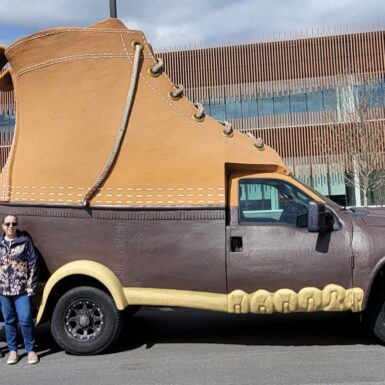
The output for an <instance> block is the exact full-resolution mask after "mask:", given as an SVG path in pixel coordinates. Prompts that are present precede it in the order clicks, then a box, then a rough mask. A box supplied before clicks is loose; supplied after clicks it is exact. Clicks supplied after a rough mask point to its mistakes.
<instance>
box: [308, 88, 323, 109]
mask: <svg viewBox="0 0 385 385" xmlns="http://www.w3.org/2000/svg"><path fill="white" fill-rule="evenodd" d="M306 96H307V97H306V102H307V111H308V112H313V111H322V110H323V100H322V92H321V91H318V92H308V93H307V95H306Z"/></svg>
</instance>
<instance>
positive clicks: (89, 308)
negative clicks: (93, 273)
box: [51, 286, 122, 355]
mask: <svg viewBox="0 0 385 385" xmlns="http://www.w3.org/2000/svg"><path fill="white" fill-rule="evenodd" d="M121 329H122V315H121V313H120V312H119V311H118V309H117V308H116V306H115V303H114V301H113V299H112V298H111V296H110V295H108V294H107V293H105V292H104V291H102V290H100V289H97V288H95V287H89V286H81V287H77V288H74V289H71V290H69V291H68V292H66V293H65V294H64V295H63V296H62V297H60V299H59V301H58V302H57V304H56V306H55V309H54V311H53V315H52V319H51V332H52V335H53V337H54V339H55V341H56V343H57V344H58V345H59V346H60V347H61V348H62V349H63V350H65V351H66V352H68V353H71V354H77V355H81V354H84V355H91V354H97V353H100V352H101V351H103V350H105V349H107V348H108V347H109V346H111V345H112V344H113V343H114V342H115V340H116V339H117V337H118V336H119V334H120V332H121Z"/></svg>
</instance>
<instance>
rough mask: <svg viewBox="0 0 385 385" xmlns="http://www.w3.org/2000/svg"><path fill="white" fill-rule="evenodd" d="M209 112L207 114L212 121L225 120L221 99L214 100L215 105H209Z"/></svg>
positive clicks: (224, 109)
mask: <svg viewBox="0 0 385 385" xmlns="http://www.w3.org/2000/svg"><path fill="white" fill-rule="evenodd" d="M205 108H206V106H205ZM209 111H210V112H208V111H207V113H208V114H209V115H210V116H212V117H213V118H214V119H216V120H226V105H225V102H224V100H223V99H219V100H215V103H212V104H210V109H209Z"/></svg>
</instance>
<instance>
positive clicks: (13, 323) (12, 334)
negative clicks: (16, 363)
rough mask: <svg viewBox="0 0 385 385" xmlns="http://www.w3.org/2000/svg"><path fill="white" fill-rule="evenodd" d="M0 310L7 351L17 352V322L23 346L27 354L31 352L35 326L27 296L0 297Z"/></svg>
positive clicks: (33, 344) (33, 343)
mask: <svg viewBox="0 0 385 385" xmlns="http://www.w3.org/2000/svg"><path fill="white" fill-rule="evenodd" d="M0 303H1V310H2V312H3V317H4V330H5V338H6V339H7V345H8V349H9V350H10V351H17V342H16V334H17V321H19V323H20V328H21V333H22V334H23V339H24V346H25V350H26V351H27V352H32V351H33V350H34V346H35V325H34V323H33V319H32V307H31V300H30V298H29V297H28V295H27V294H20V295H10V296H5V295H0Z"/></svg>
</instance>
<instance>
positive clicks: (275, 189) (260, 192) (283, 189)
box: [238, 179, 311, 226]
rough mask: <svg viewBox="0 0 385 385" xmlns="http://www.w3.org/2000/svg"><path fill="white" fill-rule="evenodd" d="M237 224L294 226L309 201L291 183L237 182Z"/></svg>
mask: <svg viewBox="0 0 385 385" xmlns="http://www.w3.org/2000/svg"><path fill="white" fill-rule="evenodd" d="M238 196H239V204H238V207H239V222H240V223H242V222H248V223H250V222H251V223H286V224H290V225H294V226H295V225H296V223H297V217H298V216H301V215H306V214H307V212H308V204H309V201H310V200H311V199H310V198H309V197H308V196H307V195H305V194H304V193H303V192H302V191H300V190H299V189H298V188H296V187H295V186H293V185H291V184H290V183H287V182H284V181H280V180H274V179H241V180H240V181H239V195H238Z"/></svg>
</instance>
